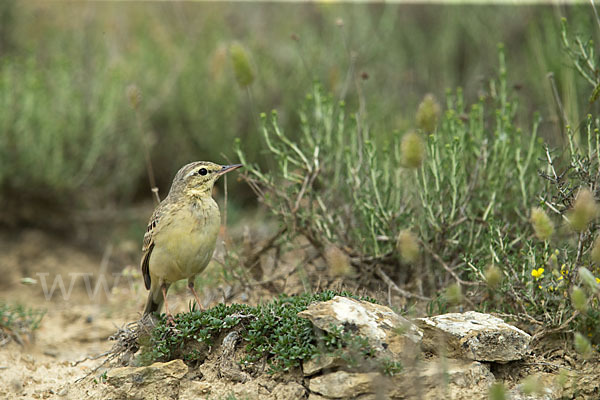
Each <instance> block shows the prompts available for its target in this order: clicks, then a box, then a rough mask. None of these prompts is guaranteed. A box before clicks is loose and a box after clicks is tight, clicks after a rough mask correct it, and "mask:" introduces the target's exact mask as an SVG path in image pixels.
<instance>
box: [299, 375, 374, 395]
mask: <svg viewBox="0 0 600 400" xmlns="http://www.w3.org/2000/svg"><path fill="white" fill-rule="evenodd" d="M378 376H379V374H378V373H376V372H369V373H352V372H346V371H337V372H332V373H330V374H326V375H321V376H317V377H314V378H312V379H311V380H310V382H309V384H308V388H309V390H310V391H311V392H314V393H317V394H320V395H323V396H325V397H330V398H334V399H342V398H344V399H345V398H352V397H356V396H358V395H361V394H364V393H373V381H374V380H375V379H377V377H378Z"/></svg>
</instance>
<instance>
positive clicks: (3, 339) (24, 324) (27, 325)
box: [0, 303, 45, 347]
mask: <svg viewBox="0 0 600 400" xmlns="http://www.w3.org/2000/svg"><path fill="white" fill-rule="evenodd" d="M44 314H45V312H44V311H40V310H34V309H31V308H26V307H23V306H21V305H18V304H17V305H9V304H3V303H0V347H1V346H2V345H4V344H6V343H7V342H8V341H10V340H15V341H16V342H17V343H19V344H23V343H24V340H28V339H29V335H31V333H32V332H33V331H34V330H36V329H38V328H39V326H40V322H41V321H42V318H43V317H44Z"/></svg>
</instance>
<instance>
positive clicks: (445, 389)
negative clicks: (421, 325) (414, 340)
mask: <svg viewBox="0 0 600 400" xmlns="http://www.w3.org/2000/svg"><path fill="white" fill-rule="evenodd" d="M494 379H495V378H494V375H493V374H492V373H491V371H490V369H489V367H488V366H487V365H485V364H482V363H480V362H478V361H470V360H452V359H441V358H439V359H431V360H427V361H421V362H419V363H418V364H416V365H413V366H411V367H410V368H406V370H405V371H403V372H402V373H401V374H398V375H396V376H394V377H391V378H390V377H383V378H382V382H381V383H378V384H377V386H376V387H378V388H381V390H382V391H383V393H382V395H383V396H384V397H383V398H390V399H405V398H408V399H413V398H415V399H423V400H429V399H431V400H433V399H435V400H437V399H487V398H488V397H487V393H488V390H489V386H490V385H491V384H492V383H493V382H494Z"/></svg>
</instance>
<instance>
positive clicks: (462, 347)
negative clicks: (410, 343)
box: [415, 311, 531, 363]
mask: <svg viewBox="0 0 600 400" xmlns="http://www.w3.org/2000/svg"><path fill="white" fill-rule="evenodd" d="M415 322H416V323H417V325H418V326H419V327H420V328H421V329H422V330H423V333H424V335H425V336H424V338H423V347H424V349H425V350H429V351H432V352H434V353H439V352H440V350H441V347H442V346H443V351H444V352H445V354H446V355H447V356H448V357H452V358H466V359H469V360H475V361H492V362H500V363H505V362H508V361H514V360H520V359H521V358H523V356H524V355H525V354H526V353H527V351H528V349H529V343H530V341H531V336H529V335H528V334H527V333H525V332H523V331H522V330H520V329H518V328H516V327H514V326H512V325H509V324H507V323H506V322H504V321H503V320H501V319H500V318H497V317H494V316H493V315H489V314H482V313H478V312H475V311H469V312H466V313H462V314H461V313H451V314H443V315H438V316H435V317H431V318H418V319H417V320H416V321H415Z"/></svg>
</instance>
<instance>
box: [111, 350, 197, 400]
mask: <svg viewBox="0 0 600 400" xmlns="http://www.w3.org/2000/svg"><path fill="white" fill-rule="evenodd" d="M187 372H188V367H187V365H185V364H184V362H183V361H182V360H179V359H177V360H173V361H169V362H166V363H160V362H157V363H154V364H152V365H149V366H146V367H121V368H115V369H113V370H111V371H109V372H108V373H107V375H106V383H107V385H105V388H104V393H103V395H102V398H110V399H113V400H117V399H128V400H137V399H140V400H141V399H148V400H149V399H156V400H159V399H177V398H178V396H179V385H180V381H181V379H182V378H183V377H184V376H185V374H187Z"/></svg>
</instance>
